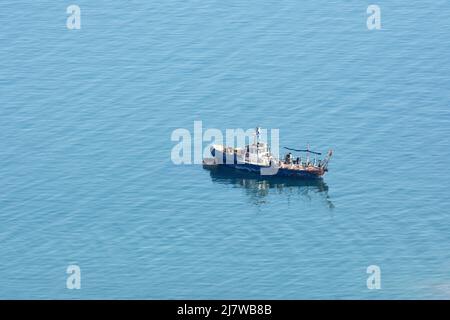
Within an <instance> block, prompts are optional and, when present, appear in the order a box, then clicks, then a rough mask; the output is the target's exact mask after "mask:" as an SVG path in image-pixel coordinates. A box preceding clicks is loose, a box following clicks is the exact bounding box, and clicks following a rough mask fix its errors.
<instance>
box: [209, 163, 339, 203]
mask: <svg viewBox="0 0 450 320" xmlns="http://www.w3.org/2000/svg"><path fill="white" fill-rule="evenodd" d="M204 169H205V170H207V171H209V172H210V176H211V180H212V181H213V182H214V183H219V184H228V185H233V186H236V187H241V188H244V189H245V190H246V192H247V194H248V195H249V196H250V197H251V198H252V200H254V202H255V204H263V203H265V202H266V201H265V198H266V197H267V196H268V195H269V193H271V192H275V193H278V194H287V195H299V196H300V197H301V198H302V199H304V200H305V199H306V200H312V199H313V197H317V196H319V197H320V198H322V199H323V201H324V202H325V204H326V206H328V207H329V208H330V209H332V208H334V205H333V203H332V202H331V200H330V199H329V196H328V186H327V184H326V183H325V182H324V181H323V179H321V178H319V179H293V178H288V177H278V176H277V177H275V176H261V175H259V174H257V173H251V172H248V173H247V172H242V171H238V170H235V169H233V168H229V167H225V166H214V167H204Z"/></svg>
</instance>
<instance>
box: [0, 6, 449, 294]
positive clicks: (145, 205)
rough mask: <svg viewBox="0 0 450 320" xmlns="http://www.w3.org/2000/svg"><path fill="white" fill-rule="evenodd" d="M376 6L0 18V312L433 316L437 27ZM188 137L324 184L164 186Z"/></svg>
mask: <svg viewBox="0 0 450 320" xmlns="http://www.w3.org/2000/svg"><path fill="white" fill-rule="evenodd" d="M72 3H76V4H78V5H79V6H80V7H81V30H68V29H67V28H66V18H67V14H66V7H67V6H68V5H69V4H72ZM371 3H373V2H368V1H357V0H351V1H322V0H318V1H297V0H287V1H282V2H280V1H264V2H262V1H235V0H232V1H200V0H197V1H186V0H183V1H176V0H170V1H160V3H156V2H155V1H144V0H140V1H127V2H126V3H125V2H119V1H115V2H111V1H95V3H93V2H92V1H87V0H77V1H72V2H67V1H63V2H59V1H21V2H18V1H12V0H2V2H1V3H0V23H1V25H2V27H1V29H0V138H1V139H0V222H1V223H0V243H1V245H0V298H44V299H50V298H63V299H71V298H289V299H290V298H313V299H315V298H331V299H340V298H363V299H391V298H444V299H449V298H450V250H449V249H450V211H449V208H450V199H449V190H450V189H449V188H450V173H449V168H448V162H449V161H448V159H449V157H450V148H449V138H450V126H449V125H450V105H449V97H450V83H449V77H450V65H449V53H450V37H449V35H450V20H449V19H448V17H449V15H450V7H449V4H448V1H445V0H433V1H431V0H429V1H421V2H420V3H411V2H409V1H398V0H394V1H392V0H390V1H386V0H379V1H374V3H376V4H378V5H380V6H381V10H382V11H381V12H382V14H381V15H382V30H379V31H369V30H367V27H366V17H367V14H366V8H367V6H368V5H369V4H371ZM195 120H201V121H203V126H204V127H205V128H219V129H221V130H225V129H226V128H245V129H247V128H253V127H254V126H256V125H257V124H259V125H261V126H262V127H264V128H280V135H281V137H280V140H281V141H280V142H281V144H282V145H289V146H293V147H302V146H304V145H305V144H306V143H308V142H309V143H310V144H311V146H312V147H313V148H315V149H319V150H321V151H326V150H327V149H328V148H330V147H331V148H333V149H334V151H335V154H334V158H333V159H332V162H331V164H330V172H329V173H328V174H327V175H326V176H325V179H324V181H323V183H319V184H308V183H278V182H267V181H264V180H263V181H261V180H258V179H253V178H249V177H241V176H235V175H230V176H228V175H223V174H216V173H213V172H209V171H207V170H204V169H203V168H202V167H201V166H192V165H191V166H175V165H173V164H172V162H171V161H170V152H171V149H172V147H173V146H174V145H175V143H174V142H172V141H170V136H171V133H172V131H173V130H174V129H176V128H187V129H190V130H192V128H193V123H194V121H195ZM69 264H77V265H79V266H80V268H81V290H68V289H66V278H67V274H66V268H67V266H68V265H69ZM369 265H378V266H380V268H381V283H382V284H381V285H382V289H381V290H368V289H367V287H366V279H367V276H368V275H367V274H366V268H367V266H369Z"/></svg>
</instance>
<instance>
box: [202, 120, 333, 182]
mask: <svg viewBox="0 0 450 320" xmlns="http://www.w3.org/2000/svg"><path fill="white" fill-rule="evenodd" d="M259 135H260V128H256V133H255V139H254V141H253V143H252V144H248V145H246V146H245V147H243V148H234V147H227V146H224V145H217V144H214V145H212V146H211V148H210V151H211V155H212V158H207V159H204V160H203V166H204V167H213V166H226V167H230V168H233V169H236V170H241V171H247V172H252V173H257V174H260V175H266V176H276V177H294V178H307V179H317V178H320V177H322V176H323V175H324V174H325V173H326V172H327V171H328V163H329V161H330V159H331V156H332V155H333V151H332V150H329V151H328V153H327V155H326V156H325V158H324V159H323V160H321V159H318V158H317V156H320V155H321V153H320V152H316V151H312V150H310V149H309V145H308V147H307V148H306V149H293V148H288V147H284V148H285V149H286V150H289V152H288V153H287V154H286V155H285V156H284V157H283V158H282V159H278V158H276V157H275V156H274V155H272V153H271V151H270V148H269V146H268V145H267V143H264V142H261V141H259ZM290 151H295V152H299V153H302V154H304V156H303V157H302V156H297V157H294V156H293V154H292V153H291V152H290ZM312 155H314V158H313V157H312Z"/></svg>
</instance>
